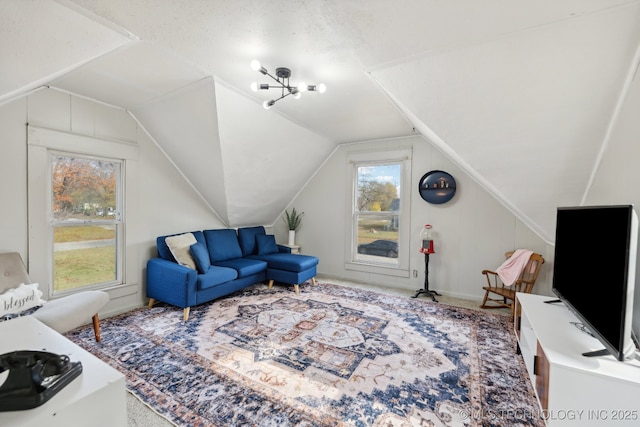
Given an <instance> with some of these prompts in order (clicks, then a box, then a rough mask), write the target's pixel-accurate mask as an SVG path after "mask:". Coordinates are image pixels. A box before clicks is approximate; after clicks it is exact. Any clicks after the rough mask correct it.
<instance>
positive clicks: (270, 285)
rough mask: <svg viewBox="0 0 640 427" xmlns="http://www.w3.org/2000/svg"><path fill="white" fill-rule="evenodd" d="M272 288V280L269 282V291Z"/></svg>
mask: <svg viewBox="0 0 640 427" xmlns="http://www.w3.org/2000/svg"><path fill="white" fill-rule="evenodd" d="M272 286H273V279H271V280H269V289H271V287H272Z"/></svg>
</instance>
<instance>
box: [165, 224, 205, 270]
mask: <svg viewBox="0 0 640 427" xmlns="http://www.w3.org/2000/svg"><path fill="white" fill-rule="evenodd" d="M164 241H165V243H166V244H167V246H168V247H169V250H170V251H171V253H172V254H173V257H174V258H175V259H176V261H178V264H180V265H184V266H185V267H189V268H191V269H192V270H195V269H196V262H195V261H194V259H193V257H192V256H191V252H190V250H189V248H190V247H191V245H193V244H194V243H197V242H198V241H197V240H196V238H195V237H194V235H193V233H185V234H179V235H177V236H171V237H167V238H166V239H164Z"/></svg>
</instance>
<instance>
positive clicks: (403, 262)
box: [349, 150, 410, 269]
mask: <svg viewBox="0 0 640 427" xmlns="http://www.w3.org/2000/svg"><path fill="white" fill-rule="evenodd" d="M409 159H410V151H409V150H393V151H389V152H386V151H385V152H378V153H358V154H355V155H353V156H351V159H350V160H351V161H350V165H351V169H352V171H351V172H352V173H351V176H352V180H353V181H352V186H353V187H352V188H353V192H352V203H351V221H350V222H351V241H350V242H349V243H350V244H349V247H350V249H351V260H350V262H351V263H352V264H358V265H361V266H363V265H364V266H366V265H369V266H373V267H380V268H392V269H406V268H408V267H407V266H408V254H407V251H406V248H405V242H408V235H407V229H408V219H407V218H408V209H406V206H407V204H408V195H407V191H408V190H407V187H408V182H409V178H408V177H409V176H410V171H409V169H410V161H409Z"/></svg>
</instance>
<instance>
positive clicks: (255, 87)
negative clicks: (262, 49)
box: [251, 59, 327, 110]
mask: <svg viewBox="0 0 640 427" xmlns="http://www.w3.org/2000/svg"><path fill="white" fill-rule="evenodd" d="M251 68H252V69H253V70H255V71H258V72H260V73H262V74H264V75H266V76H269V77H271V78H272V79H273V80H275V81H276V82H277V83H278V84H277V85H270V84H269V83H256V82H253V83H251V90H252V91H254V92H257V91H259V90H268V89H281V90H282V95H281V96H280V98H276V99H272V100H270V101H264V103H263V104H262V106H263V107H264V108H265V109H267V110H268V109H269V108H271V107H272V106H273V104H275V103H276V102H277V101H280V100H281V99H282V98H284V97H286V96H289V95H293V97H294V98H295V99H300V96H301V95H302V92H306V91H309V92H319V93H325V92H326V90H327V87H326V86H325V85H324V84H323V83H320V84H318V85H308V84H306V83H304V82H300V83H298V84H297V85H294V86H291V84H290V83H289V77H291V70H290V69H289V68H285V67H279V68H276V76H275V77H274V76H272V75H271V74H269V72H268V71H267V69H266V68H264V67H263V66H262V65H261V64H260V61H258V60H257V59H254V60H253V61H251Z"/></svg>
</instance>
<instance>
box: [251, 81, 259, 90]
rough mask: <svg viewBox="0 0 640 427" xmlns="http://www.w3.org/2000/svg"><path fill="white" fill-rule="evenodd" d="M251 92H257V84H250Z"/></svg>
mask: <svg viewBox="0 0 640 427" xmlns="http://www.w3.org/2000/svg"><path fill="white" fill-rule="evenodd" d="M251 90H252V91H253V92H257V91H258V83H257V82H253V83H251Z"/></svg>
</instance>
